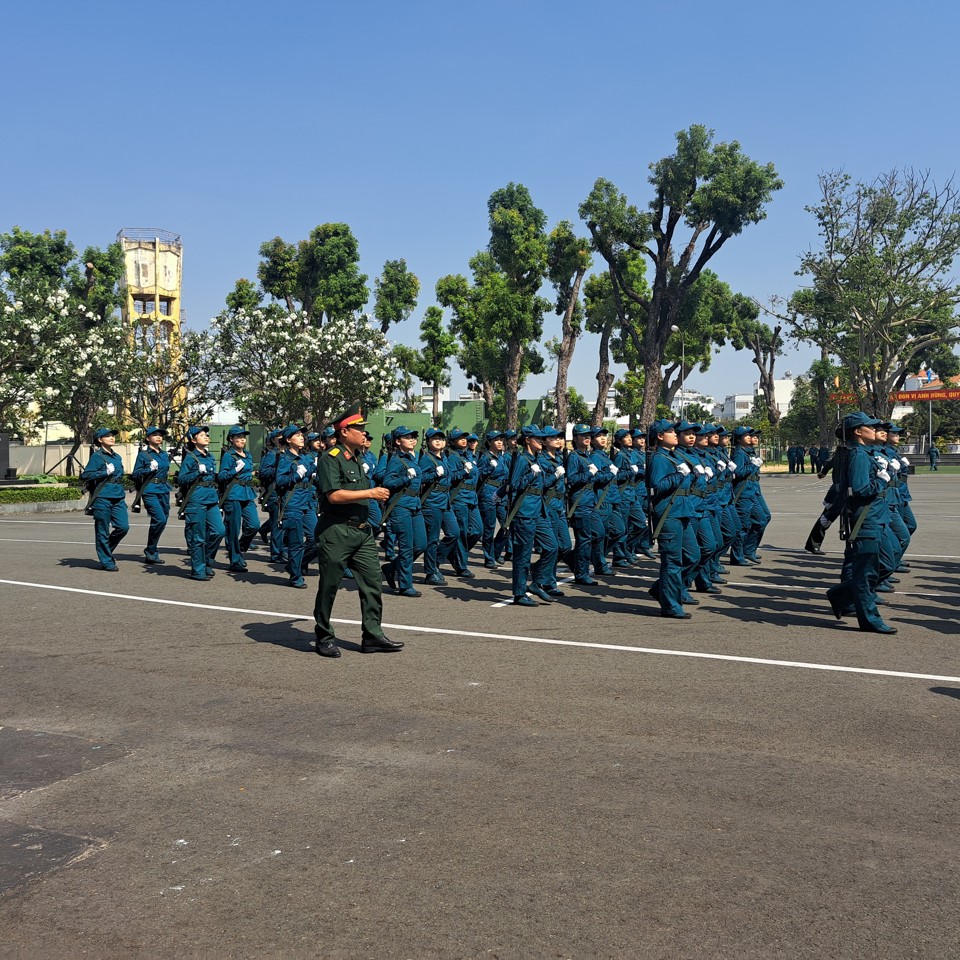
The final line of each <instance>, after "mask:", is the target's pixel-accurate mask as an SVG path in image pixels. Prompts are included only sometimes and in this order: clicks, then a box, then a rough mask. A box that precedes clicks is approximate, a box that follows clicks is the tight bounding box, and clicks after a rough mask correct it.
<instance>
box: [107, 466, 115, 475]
mask: <svg viewBox="0 0 960 960" xmlns="http://www.w3.org/2000/svg"><path fill="white" fill-rule="evenodd" d="M116 469H117V468H116V467H115V466H114V465H113V464H112V463H108V464H107V476H108V477H109V476H111V475H112V474H113V471H114V470H116Z"/></svg>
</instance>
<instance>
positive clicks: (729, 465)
mask: <svg viewBox="0 0 960 960" xmlns="http://www.w3.org/2000/svg"><path fill="white" fill-rule="evenodd" d="M727 469H728V470H729V471H730V472H731V473H736V472H737V465H736V464H735V463H734V462H733V461H732V460H728V461H727Z"/></svg>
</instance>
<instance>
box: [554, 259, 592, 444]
mask: <svg viewBox="0 0 960 960" xmlns="http://www.w3.org/2000/svg"><path fill="white" fill-rule="evenodd" d="M586 272H587V271H586V268H585V267H584V268H583V269H581V270H578V271H577V275H576V276H575V277H574V280H573V288H572V290H571V293H570V302H569V303H568V304H567V309H566V310H564V312H563V320H562V322H561V326H560V329H561V336H560V349H559V350H558V351H557V386H556V399H557V407H556V410H555V411H554V415H553V425H554V427H556V428H557V430H563V431H566V428H567V420H568V419H569V412H568V411H569V406H570V405H569V403H568V398H567V372H568V371H569V369H570V361H571V360H573V351H574V350H575V349H576V346H577V338H578V337H579V336H580V331H579V330H578V329H577V328H576V327H574V325H573V314H574V312H575V311H576V308H577V302H578V300H579V297H580V284H581V282H582V281H583V276H584V274H585V273H586Z"/></svg>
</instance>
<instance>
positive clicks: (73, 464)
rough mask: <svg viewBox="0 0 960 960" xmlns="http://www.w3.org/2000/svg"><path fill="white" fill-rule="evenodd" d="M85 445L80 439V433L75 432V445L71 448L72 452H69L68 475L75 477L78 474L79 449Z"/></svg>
mask: <svg viewBox="0 0 960 960" xmlns="http://www.w3.org/2000/svg"><path fill="white" fill-rule="evenodd" d="M82 445H83V443H82V441H81V440H80V437H79V435H77V434H74V437H73V446H72V447H71V448H70V452H69V453H68V454H67V470H66V476H68V477H75V476H77V475H78V474H77V451H78V450H79V449H80V447H81V446H82Z"/></svg>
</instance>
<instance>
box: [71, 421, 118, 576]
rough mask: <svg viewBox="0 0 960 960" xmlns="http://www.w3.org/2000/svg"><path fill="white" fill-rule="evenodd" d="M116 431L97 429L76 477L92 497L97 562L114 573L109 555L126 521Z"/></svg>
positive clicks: (113, 563)
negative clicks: (91, 450)
mask: <svg viewBox="0 0 960 960" xmlns="http://www.w3.org/2000/svg"><path fill="white" fill-rule="evenodd" d="M118 433H119V431H117V430H110V429H109V428H107V427H101V428H100V429H99V430H97V432H96V433H94V435H93V440H94V448H93V452H92V453H91V455H90V459H89V460H88V461H87V465H86V466H85V467H84V468H83V472H82V473H81V474H80V479H81V480H86V481H87V483H88V484H89V485H90V490H91V492H92V493H93V501H92V503H91V507H90V509H91V511H92V512H93V531H94V539H95V542H96V549H97V559H98V560H99V561H100V566H101V567H102V568H103V569H104V570H109V571H110V572H111V573H112V572H114V571H115V570H116V569H117V563H116V561H115V560H114V559H113V551H114V550H115V549H116V547H117V544H119V543H120V541H121V540H122V539H123V538H124V537H125V536H126V535H127V531H128V530H129V529H130V520H129V518H128V516H127V501H126V500H125V499H124V497H125V493H124V489H123V459H122V458H121V456H120V454H119V453H116V452H115V451H114V449H113V446H114V444H115V443H116V442H117V435H118Z"/></svg>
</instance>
